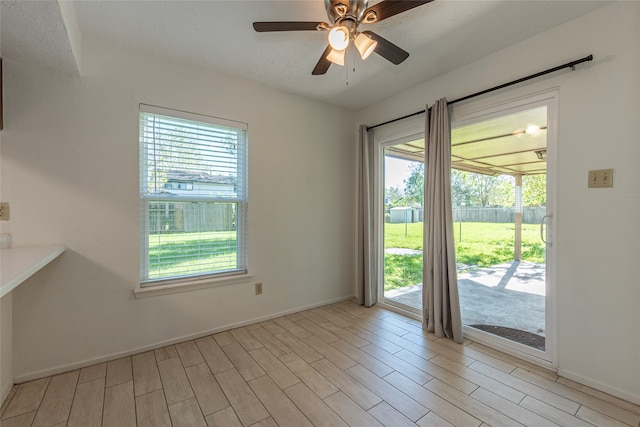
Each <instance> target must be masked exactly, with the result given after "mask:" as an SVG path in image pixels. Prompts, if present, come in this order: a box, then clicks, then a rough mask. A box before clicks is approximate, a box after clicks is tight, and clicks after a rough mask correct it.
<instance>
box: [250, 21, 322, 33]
mask: <svg viewBox="0 0 640 427" xmlns="http://www.w3.org/2000/svg"><path fill="white" fill-rule="evenodd" d="M327 28H329V24H327V23H325V22H303V21H285V22H280V21H273V22H254V23H253V29H254V30H256V31H257V32H259V33H264V32H270V31H319V30H325V29H327Z"/></svg>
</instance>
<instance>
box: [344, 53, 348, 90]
mask: <svg viewBox="0 0 640 427" xmlns="http://www.w3.org/2000/svg"><path fill="white" fill-rule="evenodd" d="M344 54H345V55H347V60H346V61H345V62H346V63H347V64H348V63H349V47H347V51H346V52H345V53H344ZM344 68H345V70H346V71H347V81H346V82H345V86H349V66H348V65H347V66H346V67H344Z"/></svg>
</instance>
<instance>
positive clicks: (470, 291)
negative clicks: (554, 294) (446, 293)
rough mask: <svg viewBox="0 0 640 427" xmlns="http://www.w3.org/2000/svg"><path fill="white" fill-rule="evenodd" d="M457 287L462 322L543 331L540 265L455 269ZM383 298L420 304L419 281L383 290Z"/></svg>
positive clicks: (420, 305)
mask: <svg viewBox="0 0 640 427" xmlns="http://www.w3.org/2000/svg"><path fill="white" fill-rule="evenodd" d="M463 271H464V270H463ZM458 289H459V294H460V306H461V309H462V323H463V324H464V325H496V326H504V327H507V328H512V329H518V330H521V331H526V332H531V333H534V334H536V335H540V336H544V335H545V267H544V265H542V264H534V263H530V262H526V261H513V262H511V263H504V264H497V265H494V266H491V267H485V268H482V269H478V270H474V271H470V272H459V273H458ZM385 298H388V299H391V300H393V301H397V302H400V303H402V304H406V305H409V306H411V307H416V308H422V284H417V285H412V286H407V287H404V288H399V289H393V290H391V291H386V292H385Z"/></svg>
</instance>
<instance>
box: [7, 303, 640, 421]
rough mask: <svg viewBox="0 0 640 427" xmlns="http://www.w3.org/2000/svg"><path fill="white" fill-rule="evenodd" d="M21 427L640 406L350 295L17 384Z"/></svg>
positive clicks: (458, 417) (550, 416) (501, 417)
mask: <svg viewBox="0 0 640 427" xmlns="http://www.w3.org/2000/svg"><path fill="white" fill-rule="evenodd" d="M0 418H1V419H2V421H1V425H2V426H3V427H15V426H37V427H42V426H56V427H57V426H69V427H72V426H81V427H91V426H103V427H111V426H114V427H127V426H141V427H142V426H151V427H162V426H172V425H173V426H179V427H183V426H277V425H279V426H296V427H297V426H311V425H314V426H345V425H350V426H379V425H386V426H415V425H418V426H451V425H453V426H489V425H491V426H519V425H527V426H557V425H561V426H572V427H573V426H592V425H595V426H633V427H638V426H639V424H640V406H637V405H634V404H631V403H629V402H626V401H623V400H620V399H618V398H615V397H613V396H610V395H607V394H605V393H602V392H600V391H597V390H594V389H592V388H589V387H586V386H583V385H580V384H578V383H575V382H572V381H570V380H567V379H565V378H561V377H558V376H557V375H556V374H554V373H552V372H550V371H547V370H544V369H542V368H540V367H537V366H535V365H532V364H530V363H527V362H525V361H522V360H519V359H517V358H514V357H511V356H508V355H505V354H503V353H500V352H498V351H495V350H492V349H489V348H487V347H484V346H482V345H479V344H477V343H474V342H471V341H468V342H465V345H458V344H455V343H453V342H451V341H449V340H446V339H436V338H435V337H434V336H433V335H431V334H426V333H424V332H423V331H422V329H421V327H420V323H419V322H417V321H415V320H413V319H409V318H406V317H403V316H402V315H399V314H396V313H394V312H391V311H388V310H385V309H382V308H376V307H374V308H364V307H361V306H358V305H357V304H355V303H354V302H352V301H346V302H342V303H338V304H332V305H328V306H325V307H321V308H316V309H312V310H308V311H303V312H300V313H296V314H292V315H289V316H284V317H280V318H277V319H273V320H269V321H266V322H262V323H257V324H254V325H250V326H246V327H243V328H239V329H233V330H230V331H227V332H222V333H219V334H215V335H212V336H207V337H204V338H201V339H197V340H194V341H187V342H184V343H181V344H177V345H171V346H168V347H164V348H160V349H157V350H155V351H149V352H146V353H141V354H136V355H134V356H131V357H125V358H122V359H118V360H114V361H111V362H108V363H102V364H99V365H95V366H90V367H87V368H83V369H80V370H76V371H72V372H67V373H64V374H60V375H55V376H52V377H49V378H43V379H39V380H36V381H31V382H28V383H24V384H20V385H18V386H15V387H14V388H13V390H12V391H11V394H10V395H9V397H8V398H7V399H6V401H5V402H4V404H3V405H2V409H1V412H0Z"/></svg>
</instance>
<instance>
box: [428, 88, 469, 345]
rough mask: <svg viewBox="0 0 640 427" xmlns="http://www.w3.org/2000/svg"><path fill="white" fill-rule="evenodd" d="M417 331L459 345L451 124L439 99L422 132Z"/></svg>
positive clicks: (429, 112)
mask: <svg viewBox="0 0 640 427" xmlns="http://www.w3.org/2000/svg"><path fill="white" fill-rule="evenodd" d="M424 139H425V162H424V163H425V180H424V182H425V188H424V201H425V206H424V209H425V211H424V263H423V290H422V307H423V321H422V322H423V328H424V329H426V330H427V331H428V332H433V333H435V335H436V336H437V337H445V336H446V337H447V338H452V339H453V340H454V341H455V342H458V343H461V342H462V319H461V316H460V301H459V298H458V277H457V274H456V253H455V248H454V243H453V242H454V238H453V214H452V207H451V124H450V122H449V108H448V106H447V100H446V99H445V98H442V99H439V100H438V101H436V103H435V104H434V105H433V107H432V108H431V109H429V108H427V117H426V126H425V138H424Z"/></svg>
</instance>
